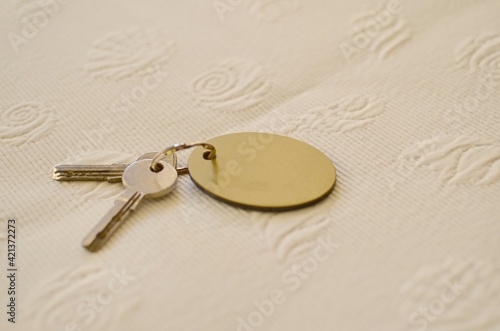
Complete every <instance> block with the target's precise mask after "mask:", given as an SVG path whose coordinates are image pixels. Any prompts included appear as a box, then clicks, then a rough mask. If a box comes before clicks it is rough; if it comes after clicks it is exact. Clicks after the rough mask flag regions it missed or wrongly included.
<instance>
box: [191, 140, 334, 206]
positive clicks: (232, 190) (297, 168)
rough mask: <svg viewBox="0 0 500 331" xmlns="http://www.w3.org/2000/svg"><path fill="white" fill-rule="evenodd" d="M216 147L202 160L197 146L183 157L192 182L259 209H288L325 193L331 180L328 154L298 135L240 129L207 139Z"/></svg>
mask: <svg viewBox="0 0 500 331" xmlns="http://www.w3.org/2000/svg"><path fill="white" fill-rule="evenodd" d="M207 143H209V144H212V145H213V146H214V147H215V148H216V149H217V155H216V158H215V159H213V160H206V159H205V158H204V157H203V153H204V152H206V150H205V149H204V148H202V147H197V148H196V149H194V150H193V152H192V153H191V155H190V157H189V160H188V169H189V174H190V176H191V178H192V180H193V181H194V182H195V184H196V185H197V186H198V187H199V188H200V189H201V190H203V191H204V192H206V193H208V194H209V195H211V196H213V197H215V198H217V199H220V200H222V201H224V202H227V203H230V204H233V205H237V206H240V207H247V208H252V209H259V210H270V211H273V210H291V209H297V208H301V207H305V206H309V205H311V204H314V203H316V202H318V201H320V200H321V199H323V198H325V197H326V196H327V195H328V194H329V193H330V192H331V191H332V190H333V187H334V185H335V180H336V171H335V167H334V165H333V163H332V161H330V159H328V157H327V156H326V155H325V154H324V153H323V152H321V151H319V150H318V149H316V148H315V147H313V146H311V145H308V144H306V143H304V142H302V141H300V140H297V139H293V138H290V137H286V136H281V135H277V134H272V133H263V132H240V133H233V134H228V135H224V136H219V137H216V138H213V139H210V140H208V141H207Z"/></svg>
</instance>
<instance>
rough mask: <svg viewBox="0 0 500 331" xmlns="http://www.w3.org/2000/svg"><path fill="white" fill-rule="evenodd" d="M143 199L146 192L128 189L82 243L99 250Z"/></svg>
mask: <svg viewBox="0 0 500 331" xmlns="http://www.w3.org/2000/svg"><path fill="white" fill-rule="evenodd" d="M143 199H144V194H142V193H141V192H137V191H133V190H129V189H126V190H125V191H124V192H123V193H122V194H121V195H120V197H119V198H118V199H117V200H116V201H115V204H114V206H113V208H111V209H110V210H109V211H108V212H107V213H106V215H104V217H103V218H102V219H101V220H100V221H99V223H97V225H96V226H95V227H94V228H93V229H92V230H91V231H90V233H89V234H88V235H87V236H86V237H85V239H84V240H83V242H82V245H83V246H84V247H85V248H86V249H88V250H89V251H91V252H95V251H96V250H98V249H99V248H100V247H101V246H102V245H103V244H104V243H105V242H106V241H107V239H108V238H109V237H110V236H111V234H112V233H113V232H115V231H116V230H117V229H118V227H120V225H122V224H123V221H124V220H125V219H126V218H127V216H128V214H130V212H132V211H134V210H135V208H136V207H137V206H138V205H139V203H140V202H141V201H142V200H143Z"/></svg>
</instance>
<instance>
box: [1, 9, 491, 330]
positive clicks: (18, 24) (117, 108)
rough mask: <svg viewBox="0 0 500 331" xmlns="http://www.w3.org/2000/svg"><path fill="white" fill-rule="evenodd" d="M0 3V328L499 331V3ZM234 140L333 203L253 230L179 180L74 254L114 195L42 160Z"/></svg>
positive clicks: (254, 222) (259, 223)
mask: <svg viewBox="0 0 500 331" xmlns="http://www.w3.org/2000/svg"><path fill="white" fill-rule="evenodd" d="M0 8H1V10H0V17H1V20H0V22H1V23H0V35H1V36H3V37H2V38H1V39H0V68H1V89H0V96H1V97H0V116H1V120H0V141H1V153H2V157H1V158H0V164H1V169H2V171H1V173H0V180H1V184H2V185H1V191H0V198H1V209H0V216H1V221H2V222H1V231H0V233H1V236H0V250H1V252H2V258H1V263H0V265H1V268H2V270H4V271H5V270H6V269H7V254H6V249H7V233H6V230H7V220H8V219H9V218H14V219H16V221H17V235H18V236H17V239H16V240H17V248H18V254H17V265H18V268H19V270H18V275H17V290H18V292H17V294H18V295H17V305H18V306H17V320H16V325H15V326H14V325H12V323H8V322H7V317H8V316H7V315H6V314H5V312H6V310H7V308H6V306H5V304H6V300H7V299H4V298H6V296H5V294H6V291H7V287H8V284H7V279H6V277H1V278H0V292H1V293H3V294H2V296H1V298H2V305H1V306H2V307H3V308H1V310H2V313H1V315H0V316H2V317H1V322H0V325H1V329H2V330H94V331H98V330H138V329H141V330H217V331H221V330H244V331H251V330H314V331H321V330H325V331H326V330H355V331H359V330H372V331H379V330H440V331H455V330H474V331H498V330H500V314H499V313H498V312H499V309H500V259H499V258H500V256H499V254H500V253H499V252H500V140H499V139H500V136H499V132H500V112H499V105H500V97H499V96H500V93H499V92H500V87H499V84H500V20H499V19H498V17H499V13H500V3H499V2H498V1H496V0H483V1H466V0H463V1H457V0H443V1H431V0H419V1H412V0H393V1H389V2H373V1H368V0H358V1H328V0H307V1H306V0H254V1H250V0H239V1H238V0H220V1H213V0H206V1H176V2H174V1H159V0H148V1H129V0H121V1H117V0H115V1H106V2H102V1H67V0H65V1H63V0H59V1H56V0H40V1H37V0H16V1H3V2H2V4H1V5H0ZM238 131H269V132H275V133H279V134H285V135H289V136H291V137H295V138H299V139H301V140H303V141H305V142H308V143H310V144H312V145H314V146H316V147H317V148H319V149H320V150H322V151H324V152H325V153H326V155H328V157H329V158H330V159H331V160H332V161H333V162H334V163H335V165H336V167H337V171H338V181H337V185H336V188H335V190H334V191H333V193H332V194H331V195H330V196H329V197H328V198H327V199H326V200H325V201H323V202H322V203H320V204H318V205H315V206H313V207H310V208H306V209H303V210H299V211H294V212H286V213H261V212H253V211H246V210H241V209H238V208H234V207H231V206H228V205H226V204H223V203H220V202H218V201H215V200H213V199H212V198H210V197H208V196H206V195H204V194H203V193H202V192H201V191H200V190H198V189H197V188H196V187H195V186H194V184H193V183H192V182H191V180H190V179H189V178H188V177H186V176H183V177H182V178H180V180H179V183H178V186H177V188H176V190H175V191H174V192H173V193H171V194H170V195H169V196H168V197H165V198H163V199H159V200H151V201H147V202H146V203H144V204H143V205H142V206H141V207H140V208H139V209H138V211H137V212H136V213H135V214H134V215H133V216H132V217H131V218H130V219H129V220H128V221H127V222H126V224H125V225H124V226H123V227H122V228H121V229H120V230H119V231H118V232H117V233H116V234H115V235H114V236H113V238H112V240H111V241H110V242H109V244H108V245H107V246H106V247H105V248H104V249H102V250H101V251H99V252H98V253H95V254H90V253H88V252H86V251H85V250H84V249H83V248H82V247H81V246H80V243H81V240H82V238H83V237H84V236H85V235H86V234H87V232H88V231H89V230H90V229H91V228H92V227H93V226H94V225H95V224H96V222H97V221H98V220H99V219H100V217H101V216H102V215H104V214H105V213H106V211H107V210H108V209H109V208H110V207H111V206H112V204H113V200H114V199H115V197H116V196H117V194H119V193H120V191H121V190H122V189H123V187H122V186H121V184H109V183H59V182H55V181H53V180H52V178H51V169H52V167H53V166H54V165H56V164H59V163H68V162H74V163H112V162H124V161H131V160H133V159H134V158H135V157H137V156H138V155H140V154H142V153H144V152H148V151H154V150H158V149H160V148H163V147H165V146H167V145H170V144H172V143H177V142H184V141H185V142H191V141H198V140H203V139H209V138H212V137H215V136H217V135H220V134H224V133H229V132H238ZM186 155H188V153H184V152H183V153H182V154H181V155H180V162H185V160H186ZM311 169H312V171H314V164H311Z"/></svg>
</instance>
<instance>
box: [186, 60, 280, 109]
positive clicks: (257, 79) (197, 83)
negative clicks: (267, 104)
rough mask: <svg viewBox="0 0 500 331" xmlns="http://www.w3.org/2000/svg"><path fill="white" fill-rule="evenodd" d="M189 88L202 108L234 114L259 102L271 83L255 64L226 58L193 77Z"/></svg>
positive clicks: (249, 61)
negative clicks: (227, 111)
mask: <svg viewBox="0 0 500 331" xmlns="http://www.w3.org/2000/svg"><path fill="white" fill-rule="evenodd" d="M190 88H191V92H192V94H193V96H194V98H195V100H196V103H197V104H198V105H200V106H202V107H206V108H209V109H212V110H233V111H237V110H243V109H246V108H248V107H251V106H254V105H256V104H258V103H260V102H262V101H263V100H264V99H265V97H266V95H267V94H268V93H269V91H270V90H271V82H270V81H269V79H268V78H267V75H266V72H265V69H264V67H263V66H261V65H259V64H258V63H256V62H255V61H251V60H244V59H229V60H226V61H223V62H221V63H220V64H219V65H218V66H216V67H215V68H213V69H211V70H208V71H207V72H205V73H203V74H201V75H199V76H198V77H196V78H195V79H194V80H193V81H192V83H191V87H190Z"/></svg>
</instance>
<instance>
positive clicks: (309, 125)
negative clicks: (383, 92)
mask: <svg viewBox="0 0 500 331" xmlns="http://www.w3.org/2000/svg"><path fill="white" fill-rule="evenodd" d="M384 105H385V102H384V101H383V100H380V99H379V98H378V97H376V96H360V95H350V96H347V97H345V98H342V99H341V100H340V101H339V102H338V103H334V104H332V105H330V106H320V107H316V108H313V109H311V110H309V111H307V112H305V113H304V114H302V115H299V116H290V115H285V116H280V118H278V119H277V120H276V122H275V123H274V124H275V125H274V128H273V129H275V130H277V131H279V132H283V133H285V134H293V133H297V132H304V133H313V132H329V131H333V132H349V131H352V130H356V129H361V128H364V127H366V126H368V125H370V124H371V123H373V122H374V121H375V119H376V118H377V116H379V115H380V114H382V112H383V111H384V110H385V107H384Z"/></svg>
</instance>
